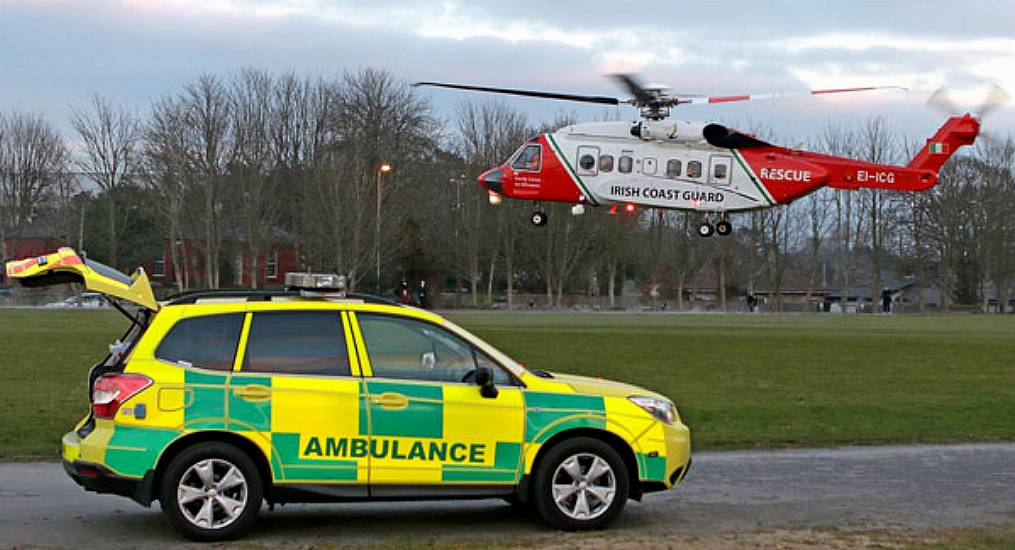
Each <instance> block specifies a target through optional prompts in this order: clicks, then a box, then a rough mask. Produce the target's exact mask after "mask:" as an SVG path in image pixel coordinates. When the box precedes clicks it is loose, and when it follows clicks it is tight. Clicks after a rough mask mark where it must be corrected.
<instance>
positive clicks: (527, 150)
mask: <svg viewBox="0 0 1015 550" xmlns="http://www.w3.org/2000/svg"><path fill="white" fill-rule="evenodd" d="M541 156H542V147H540V146H539V145H537V144H530V145H526V146H525V147H524V148H523V149H522V150H521V151H520V152H519V153H518V155H517V156H516V157H515V160H514V161H512V162H511V168H514V169H515V170H525V171H528V172H538V171H539V161H540V157H541Z"/></svg>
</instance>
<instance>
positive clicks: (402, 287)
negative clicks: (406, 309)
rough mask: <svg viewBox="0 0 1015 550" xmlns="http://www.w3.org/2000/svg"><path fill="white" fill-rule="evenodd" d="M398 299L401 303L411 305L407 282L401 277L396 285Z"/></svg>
mask: <svg viewBox="0 0 1015 550" xmlns="http://www.w3.org/2000/svg"><path fill="white" fill-rule="evenodd" d="M398 301H399V303H401V304H402V305H406V306H409V305H412V297H411V296H409V283H407V282H405V279H402V282H401V283H400V284H399V285H398Z"/></svg>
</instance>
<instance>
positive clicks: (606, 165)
mask: <svg viewBox="0 0 1015 550" xmlns="http://www.w3.org/2000/svg"><path fill="white" fill-rule="evenodd" d="M599 171H600V172H612V171H613V155H600V156H599Z"/></svg>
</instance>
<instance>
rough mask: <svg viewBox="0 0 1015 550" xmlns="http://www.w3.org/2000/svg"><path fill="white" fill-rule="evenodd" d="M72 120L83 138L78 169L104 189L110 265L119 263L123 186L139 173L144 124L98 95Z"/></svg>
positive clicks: (79, 135)
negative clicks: (142, 127) (119, 214)
mask: <svg viewBox="0 0 1015 550" xmlns="http://www.w3.org/2000/svg"><path fill="white" fill-rule="evenodd" d="M71 123H72V125H73V126H74V130H75V131H76V132H77V134H78V138H79V139H80V140H81V147H82V149H81V150H80V151H79V155H78V158H77V160H76V164H77V166H78V169H79V170H80V171H81V172H83V173H84V174H85V175H87V176H88V178H89V179H91V180H92V181H93V182H95V184H96V185H98V186H99V188H100V189H102V192H103V199H104V200H105V203H106V217H107V220H106V224H107V226H106V238H107V239H108V243H107V245H108V246H109V258H107V261H108V262H109V264H110V265H112V266H114V267H116V266H117V265H118V250H117V249H118V244H119V240H120V231H121V227H120V223H119V221H120V217H119V216H118V211H119V210H120V209H122V208H125V207H126V206H127V205H125V204H123V202H124V200H125V199H124V197H121V195H122V193H121V188H122V187H123V186H124V185H126V184H127V183H128V182H129V181H130V179H131V178H132V177H134V176H135V172H136V171H137V167H138V163H139V162H140V155H139V154H138V153H139V151H138V149H139V147H140V140H141V126H140V124H139V122H138V118H137V116H136V115H135V113H134V112H133V111H132V110H130V109H128V108H127V107H125V106H123V105H121V104H117V103H116V102H115V101H114V100H113V99H111V98H108V97H102V96H99V95H96V96H94V97H93V98H92V102H91V105H90V107H89V108H88V109H77V108H75V109H74V110H73V112H72V115H71Z"/></svg>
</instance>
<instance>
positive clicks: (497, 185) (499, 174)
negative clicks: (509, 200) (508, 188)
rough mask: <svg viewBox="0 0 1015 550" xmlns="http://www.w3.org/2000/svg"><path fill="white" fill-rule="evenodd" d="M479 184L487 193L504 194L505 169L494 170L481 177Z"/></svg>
mask: <svg viewBox="0 0 1015 550" xmlns="http://www.w3.org/2000/svg"><path fill="white" fill-rule="evenodd" d="M479 184H480V185H482V186H483V188H484V189H486V190H487V191H493V192H494V193H500V194H503V193H504V169H503V168H493V169H491V170H487V171H486V172H483V173H482V174H480V175H479Z"/></svg>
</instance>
